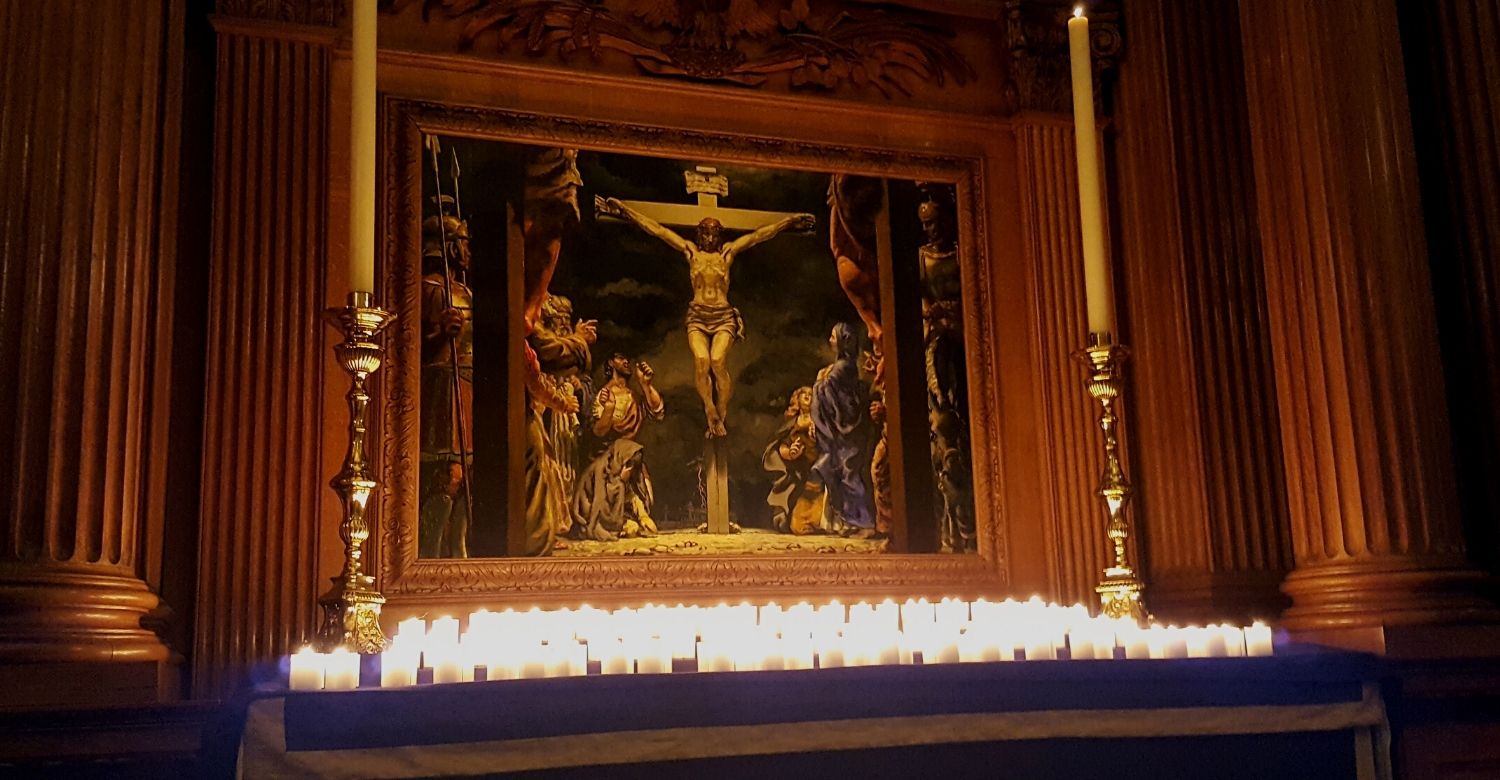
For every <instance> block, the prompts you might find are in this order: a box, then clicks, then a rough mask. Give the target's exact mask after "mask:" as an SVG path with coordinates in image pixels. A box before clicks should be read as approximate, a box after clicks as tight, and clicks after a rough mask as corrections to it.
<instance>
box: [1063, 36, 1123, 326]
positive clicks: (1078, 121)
mask: <svg viewBox="0 0 1500 780" xmlns="http://www.w3.org/2000/svg"><path fill="white" fill-rule="evenodd" d="M1068 49H1069V53H1070V54H1071V55H1072V63H1073V136H1074V141H1075V142H1076V145H1077V153H1078V212H1079V223H1080V226H1081V228H1082V237H1083V281H1084V293H1085V296H1086V299H1087V301H1088V320H1089V332H1090V333H1110V334H1113V333H1114V330H1115V302H1114V289H1113V287H1114V285H1113V281H1112V279H1111V277H1110V272H1109V259H1108V258H1107V257H1106V256H1105V254H1104V207H1103V197H1102V191H1101V188H1100V186H1099V138H1098V132H1097V130H1096V129H1095V127H1094V66H1093V58H1092V55H1091V52H1090V47H1089V20H1088V17H1086V16H1084V15H1083V8H1082V7H1081V6H1080V7H1079V8H1078V9H1077V10H1075V11H1074V16H1073V18H1072V19H1069V20H1068Z"/></svg>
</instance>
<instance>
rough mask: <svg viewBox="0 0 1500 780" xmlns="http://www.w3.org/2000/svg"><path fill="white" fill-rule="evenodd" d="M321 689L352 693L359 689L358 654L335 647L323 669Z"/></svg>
mask: <svg viewBox="0 0 1500 780" xmlns="http://www.w3.org/2000/svg"><path fill="white" fill-rule="evenodd" d="M324 668H325V670H326V671H325V672H324V675H323V688H324V690H329V691H352V690H354V689H355V688H358V687H359V654H358V653H351V652H349V650H348V649H347V648H343V647H335V648H334V649H333V652H331V653H329V654H328V658H327V665H326V666H325V667H324Z"/></svg>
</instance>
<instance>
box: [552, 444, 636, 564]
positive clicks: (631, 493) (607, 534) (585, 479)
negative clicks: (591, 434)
mask: <svg viewBox="0 0 1500 780" xmlns="http://www.w3.org/2000/svg"><path fill="white" fill-rule="evenodd" d="M642 452H643V448H642V447H641V445H640V444H638V443H637V442H635V441H633V440H631V439H615V440H614V441H613V442H611V443H610V445H609V447H608V448H607V449H605V450H604V453H603V454H601V455H600V456H599V457H597V458H595V459H594V461H593V462H592V463H590V464H589V466H588V468H586V469H584V471H583V473H582V474H579V475H578V486H577V488H575V490H574V492H573V507H572V509H573V532H574V533H575V534H578V535H580V536H582V538H584V539H593V540H595V541H599V542H612V541H615V540H616V539H619V538H620V537H622V536H637V535H642V534H644V535H646V536H652V535H654V534H655V533H656V523H655V522H654V521H652V519H651V505H652V503H653V501H654V498H653V496H652V494H651V478H650V477H649V476H648V475H647V474H646V466H645V463H644V461H643V460H642V458H641V454H642Z"/></svg>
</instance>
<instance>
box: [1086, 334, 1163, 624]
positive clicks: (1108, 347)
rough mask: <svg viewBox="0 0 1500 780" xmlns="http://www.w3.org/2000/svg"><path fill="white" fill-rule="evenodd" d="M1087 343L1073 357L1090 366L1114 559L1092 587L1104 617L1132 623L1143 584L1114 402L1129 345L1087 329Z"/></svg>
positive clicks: (1139, 614)
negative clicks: (1133, 547) (1133, 552)
mask: <svg viewBox="0 0 1500 780" xmlns="http://www.w3.org/2000/svg"><path fill="white" fill-rule="evenodd" d="M1089 341H1090V344H1089V346H1088V347H1087V348H1085V349H1083V350H1081V351H1079V352H1078V353H1077V354H1076V357H1077V358H1078V359H1079V360H1081V361H1082V362H1083V363H1084V364H1085V365H1087V366H1088V368H1089V384H1088V388H1089V395H1090V396H1092V397H1093V398H1094V400H1096V401H1098V402H1099V428H1100V430H1102V431H1103V432H1104V473H1103V474H1102V475H1100V477H1099V491H1098V493H1099V497H1100V498H1102V499H1104V506H1105V509H1106V511H1107V513H1108V518H1109V525H1108V526H1106V531H1105V533H1106V534H1107V535H1108V537H1109V541H1110V544H1111V546H1112V547H1113V554H1114V561H1113V563H1112V565H1110V566H1109V567H1107V568H1105V570H1104V579H1102V580H1100V582H1099V586H1098V587H1096V588H1094V591H1095V592H1097V593H1098V594H1099V607H1100V612H1101V613H1102V614H1103V615H1104V616H1105V617H1112V618H1125V619H1129V620H1134V621H1135V622H1137V623H1141V622H1144V621H1145V620H1146V608H1145V605H1144V604H1142V602H1141V593H1142V592H1143V591H1144V590H1145V585H1144V584H1143V583H1142V582H1141V579H1140V577H1139V576H1137V574H1136V571H1135V567H1134V566H1132V565H1131V563H1130V532H1131V528H1130V522H1129V520H1127V519H1126V516H1125V506H1126V504H1128V503H1129V502H1130V496H1131V493H1132V492H1133V488H1132V487H1131V486H1130V480H1128V479H1126V478H1125V469H1124V467H1123V466H1122V465H1121V464H1120V442H1119V437H1118V435H1117V433H1116V431H1117V429H1118V427H1119V417H1118V416H1117V415H1116V413H1115V402H1116V401H1117V400H1118V399H1119V397H1120V393H1121V391H1122V389H1123V387H1122V385H1123V384H1124V382H1123V380H1124V373H1125V369H1124V363H1125V360H1126V358H1128V357H1129V355H1130V350H1129V349H1128V348H1126V347H1124V346H1122V345H1118V344H1115V343H1113V341H1114V340H1113V338H1112V337H1110V336H1109V335H1108V334H1092V335H1090V337H1089Z"/></svg>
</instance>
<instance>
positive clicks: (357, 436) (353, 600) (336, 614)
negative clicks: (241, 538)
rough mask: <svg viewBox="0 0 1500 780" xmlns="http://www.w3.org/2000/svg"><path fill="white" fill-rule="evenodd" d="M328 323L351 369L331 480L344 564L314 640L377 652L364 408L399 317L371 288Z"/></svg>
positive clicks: (377, 600)
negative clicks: (343, 443)
mask: <svg viewBox="0 0 1500 780" xmlns="http://www.w3.org/2000/svg"><path fill="white" fill-rule="evenodd" d="M324 316H325V317H326V318H327V320H328V323H329V324H330V325H331V326H333V327H335V328H337V329H338V330H339V332H340V333H342V334H343V336H344V340H343V341H341V342H339V343H338V344H335V345H334V347H333V351H334V354H335V355H336V356H337V357H338V361H339V365H340V366H342V367H343V368H344V370H345V371H347V372H349V377H350V383H349V393H348V395H346V396H345V399H346V400H348V402H349V449H348V451H347V453H346V454H345V455H344V468H343V470H342V471H340V472H339V474H338V476H336V477H334V478H333V481H332V482H330V483H329V485H330V486H331V487H332V488H333V489H334V491H335V492H337V493H338V494H339V498H340V499H341V500H342V502H343V505H344V517H343V521H342V522H340V523H339V538H340V539H342V540H343V542H344V568H343V571H342V572H340V573H339V576H337V577H334V578H333V587H332V588H330V589H329V590H328V592H327V593H325V594H323V596H322V597H320V598H319V599H318V605H319V606H320V607H321V608H322V614H323V617H322V621H321V623H320V624H319V626H318V633H317V640H316V644H317V646H318V648H319V649H320V650H324V651H327V650H331V649H333V648H334V647H339V646H343V647H347V648H349V649H351V650H353V651H355V652H358V653H365V654H369V653H378V652H380V651H381V650H383V649H385V644H386V641H385V635H384V634H383V633H382V632H381V630H380V608H381V605H383V604H385V597H384V596H382V595H381V594H380V591H379V590H377V589H376V587H375V578H374V577H371V576H369V575H367V574H365V572H364V545H365V542H366V541H367V540H368V539H369V538H370V532H371V528H370V524H369V521H368V520H367V519H366V516H365V508H366V506H367V504H368V503H369V499H370V494H371V493H372V492H374V490H375V487H376V482H375V480H374V478H373V477H372V476H371V474H370V466H369V463H368V461H367V460H366V458H365V412H366V409H367V407H368V406H369V403H370V396H369V394H368V393H366V392H365V380H366V379H367V378H369V376H370V374H372V373H374V372H375V371H376V370H378V369H379V368H380V364H381V360H382V358H383V357H384V354H385V350H384V348H383V347H381V346H380V345H379V344H378V343H376V342H375V337H376V335H378V334H379V333H380V331H381V330H383V329H384V328H385V327H386V326H387V325H389V324H390V323H391V321H392V320H394V319H396V316H395V315H394V314H392V313H390V312H388V311H386V310H384V309H381V308H379V307H377V306H375V305H374V304H373V303H372V301H371V295H370V293H367V292H354V293H350V294H349V302H348V303H347V304H345V305H344V306H342V307H339V308H332V309H329V310H327V311H326V312H324Z"/></svg>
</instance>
